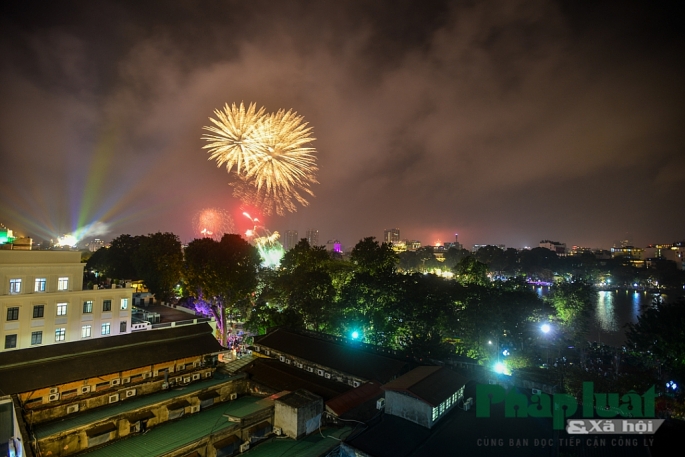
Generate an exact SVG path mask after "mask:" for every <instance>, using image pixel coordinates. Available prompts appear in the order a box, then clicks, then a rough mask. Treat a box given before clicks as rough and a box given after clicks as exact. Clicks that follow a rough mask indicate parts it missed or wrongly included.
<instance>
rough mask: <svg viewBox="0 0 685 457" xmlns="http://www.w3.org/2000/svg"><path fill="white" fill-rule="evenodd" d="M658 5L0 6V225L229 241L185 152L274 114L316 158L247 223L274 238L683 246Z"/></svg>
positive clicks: (666, 49) (677, 132) (220, 177)
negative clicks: (311, 177)
mask: <svg viewBox="0 0 685 457" xmlns="http://www.w3.org/2000/svg"><path fill="white" fill-rule="evenodd" d="M678 3H679V2H675V1H674V2H658V1H641V2H631V1H617V2H602V1H599V2H597V1H576V0H573V1H571V0H569V1H530V0H525V1H524V0H521V1H515V0H504V1H500V2H487V1H469V2H456V1H455V2H435V1H433V2H431V1H414V2H410V1H396V0H393V1H341V0H337V1H308V2H293V1H288V2H281V1H263V2H262V1H244V0H243V1H197V0H189V1H144V2H139V1H131V2H122V1H116V2H115V1H78V2H70V1H66V2H65V1H60V2H46V1H42V2H30V1H29V2H27V1H17V2H3V3H2V6H0V11H1V17H0V222H1V223H4V224H5V225H6V226H8V227H9V228H10V229H14V230H15V232H17V233H18V234H20V235H27V236H31V237H34V238H36V239H38V240H40V239H46V238H53V237H56V236H58V235H61V234H64V233H67V232H72V231H74V230H76V229H77V228H79V227H90V232H89V233H88V235H99V236H100V237H104V238H105V239H108V240H111V239H112V238H114V237H116V236H118V235H120V234H122V233H127V234H132V235H139V234H148V233H154V232H160V231H161V232H173V233H175V234H177V235H179V237H180V239H181V241H183V242H188V241H190V240H192V239H193V238H194V237H195V234H194V231H193V224H192V221H193V217H194V216H195V215H196V214H197V212H198V211H199V210H201V209H202V208H206V207H217V208H222V209H225V210H226V211H228V212H229V213H230V214H232V215H233V217H234V219H235V220H236V225H237V227H238V228H239V229H240V231H243V230H244V229H245V228H246V227H247V226H248V225H249V221H248V220H247V219H246V218H244V217H243V216H241V212H242V210H243V209H241V208H240V202H239V201H237V200H236V199H234V198H233V197H232V195H231V188H230V187H229V186H228V184H227V183H228V181H229V177H228V175H227V173H226V170H225V168H217V166H216V164H215V163H214V162H210V161H208V160H207V159H208V155H209V154H208V153H207V151H206V150H205V149H202V146H204V145H205V144H206V142H204V141H203V140H202V139H201V136H202V135H203V134H204V133H205V132H204V131H203V130H202V127H203V126H205V125H208V124H209V117H212V116H213V113H214V110H215V109H218V108H221V107H222V106H223V105H224V104H225V103H240V102H241V101H242V102H245V103H246V104H247V103H250V102H255V103H256V104H257V105H258V106H260V107H261V106H263V107H265V108H266V109H267V111H276V110H278V109H280V108H285V109H293V110H295V111H297V113H298V114H300V115H302V116H304V118H305V120H306V121H307V122H309V125H310V126H312V127H313V136H314V137H315V138H316V141H314V142H313V143H312V145H313V146H314V147H315V148H316V149H317V151H318V165H319V168H320V171H319V172H318V174H317V179H318V181H319V184H317V185H314V186H313V188H312V189H313V191H314V193H315V195H316V197H315V198H312V199H310V205H309V206H308V207H300V208H299V209H298V211H297V212H296V213H292V214H288V215H286V216H283V217H279V216H275V215H274V216H271V217H268V218H263V221H264V223H265V226H266V227H267V228H268V229H270V230H272V231H273V230H278V231H283V230H286V229H296V230H298V231H299V233H300V236H301V237H303V236H304V232H305V230H307V229H308V228H310V227H311V228H316V229H318V230H319V232H320V242H321V243H325V242H326V240H328V239H339V240H340V241H342V243H343V245H344V246H345V247H348V248H349V247H352V246H353V245H354V244H355V243H356V242H357V241H358V240H360V239H361V238H363V237H366V236H375V237H376V238H378V239H381V238H382V235H383V230H384V229H388V228H393V227H398V228H399V229H400V230H401V237H402V238H403V239H416V240H420V241H421V242H422V243H424V244H433V243H435V242H436V241H438V240H439V241H441V242H446V241H451V240H453V239H454V234H455V233H458V234H459V241H461V242H462V243H464V244H465V245H466V246H467V247H470V246H471V245H473V244H504V245H506V246H507V247H523V246H537V244H538V243H539V241H540V240H542V239H551V240H554V241H560V242H565V243H567V245H569V246H571V245H574V244H576V245H581V246H587V247H597V248H599V247H603V248H605V249H606V248H609V247H611V246H612V244H613V243H614V241H616V240H622V239H626V238H628V239H630V240H631V241H632V242H633V244H635V245H637V246H645V245H647V244H649V243H668V242H673V241H678V240H683V239H685V204H683V191H684V189H685V52H684V51H685V40H684V35H683V32H682V31H681V29H682V24H683V23H684V22H685V14H683V10H681V9H679V8H677V7H676V6H677V5H678ZM253 214H254V215H257V214H256V213H255V212H253Z"/></svg>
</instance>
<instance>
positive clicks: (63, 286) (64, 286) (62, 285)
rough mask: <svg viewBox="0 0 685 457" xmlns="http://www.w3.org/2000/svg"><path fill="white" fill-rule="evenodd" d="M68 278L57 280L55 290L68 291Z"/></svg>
mask: <svg viewBox="0 0 685 457" xmlns="http://www.w3.org/2000/svg"><path fill="white" fill-rule="evenodd" d="M68 289H69V278H59V279H58V280H57V290H68Z"/></svg>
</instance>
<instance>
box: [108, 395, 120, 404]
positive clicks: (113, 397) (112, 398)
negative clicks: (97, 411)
mask: <svg viewBox="0 0 685 457" xmlns="http://www.w3.org/2000/svg"><path fill="white" fill-rule="evenodd" d="M108 401H109V403H116V402H118V401H119V394H114V395H110V396H109V399H108Z"/></svg>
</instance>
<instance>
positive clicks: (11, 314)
mask: <svg viewBox="0 0 685 457" xmlns="http://www.w3.org/2000/svg"><path fill="white" fill-rule="evenodd" d="M18 319H19V307H18V306H14V307H12V308H7V320H8V321H16V320H18Z"/></svg>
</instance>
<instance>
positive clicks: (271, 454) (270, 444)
mask: <svg viewBox="0 0 685 457" xmlns="http://www.w3.org/2000/svg"><path fill="white" fill-rule="evenodd" d="M351 431H352V427H344V428H341V429H334V428H322V429H321V433H319V431H318V430H317V431H316V432H314V433H312V434H311V435H309V436H307V437H306V438H302V439H299V440H297V441H296V440H293V439H290V438H287V439H286V438H276V437H272V438H269V439H268V441H266V442H263V443H260V444H259V445H257V446H255V445H253V446H252V447H251V449H250V450H249V451H247V455H249V456H250V457H319V456H322V455H326V454H328V452H329V451H330V450H331V449H333V448H334V447H336V446H338V445H339V444H340V441H341V440H343V439H344V438H346V437H347V436H348V435H349V434H350V432H351ZM322 435H323V436H322ZM241 455H242V454H241Z"/></svg>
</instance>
